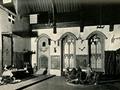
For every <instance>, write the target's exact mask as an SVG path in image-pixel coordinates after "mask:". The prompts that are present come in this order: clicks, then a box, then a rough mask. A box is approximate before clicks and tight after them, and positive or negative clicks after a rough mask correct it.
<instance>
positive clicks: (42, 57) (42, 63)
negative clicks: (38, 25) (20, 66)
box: [37, 34, 50, 70]
mask: <svg viewBox="0 0 120 90" xmlns="http://www.w3.org/2000/svg"><path fill="white" fill-rule="evenodd" d="M49 62H50V37H49V36H48V35H46V34H41V35H40V36H39V37H38V41H37V66H38V70H39V69H44V68H46V67H48V69H49V68H50V67H49V66H50V65H48V64H50V63H49Z"/></svg>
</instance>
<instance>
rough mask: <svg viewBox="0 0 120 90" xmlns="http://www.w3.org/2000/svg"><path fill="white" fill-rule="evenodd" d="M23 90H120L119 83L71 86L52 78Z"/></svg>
mask: <svg viewBox="0 0 120 90" xmlns="http://www.w3.org/2000/svg"><path fill="white" fill-rule="evenodd" d="M23 90H120V82H114V83H113V82H112V83H104V84H99V85H90V86H84V85H80V86H78V85H77V86H73V85H68V84H67V83H66V82H65V79H64V77H53V78H50V79H48V80H45V81H43V82H40V83H37V84H34V85H32V86H29V87H27V88H24V89H23Z"/></svg>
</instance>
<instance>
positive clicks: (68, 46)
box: [61, 32, 77, 72]
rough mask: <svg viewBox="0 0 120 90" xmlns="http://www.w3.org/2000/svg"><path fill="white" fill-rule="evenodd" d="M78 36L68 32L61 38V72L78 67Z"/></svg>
mask: <svg viewBox="0 0 120 90" xmlns="http://www.w3.org/2000/svg"><path fill="white" fill-rule="evenodd" d="M76 39H77V38H76V36H75V35H74V34H72V33H70V32H67V33H65V34H63V35H62V37H61V72H63V71H64V70H65V69H66V68H67V67H69V68H73V67H76V49H75V47H76Z"/></svg>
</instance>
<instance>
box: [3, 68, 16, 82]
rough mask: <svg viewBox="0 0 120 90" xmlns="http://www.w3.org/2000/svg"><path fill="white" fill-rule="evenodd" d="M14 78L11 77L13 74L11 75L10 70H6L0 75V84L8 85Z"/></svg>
mask: <svg viewBox="0 0 120 90" xmlns="http://www.w3.org/2000/svg"><path fill="white" fill-rule="evenodd" d="M14 80H15V78H14V77H13V74H12V70H11V69H9V68H8V69H6V70H4V72H3V73H2V80H1V83H2V84H4V83H10V82H12V81H14Z"/></svg>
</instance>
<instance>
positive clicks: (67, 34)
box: [59, 32, 77, 40]
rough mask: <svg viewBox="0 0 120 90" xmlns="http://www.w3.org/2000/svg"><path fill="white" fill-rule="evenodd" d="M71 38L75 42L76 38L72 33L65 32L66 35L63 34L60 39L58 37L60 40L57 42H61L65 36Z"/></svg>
mask: <svg viewBox="0 0 120 90" xmlns="http://www.w3.org/2000/svg"><path fill="white" fill-rule="evenodd" d="M69 35H70V36H72V37H73V38H74V39H76V40H77V37H76V36H75V35H74V34H73V33H71V32H66V33H64V34H63V35H62V36H61V37H60V39H59V40H62V39H63V38H65V37H66V36H69Z"/></svg>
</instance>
